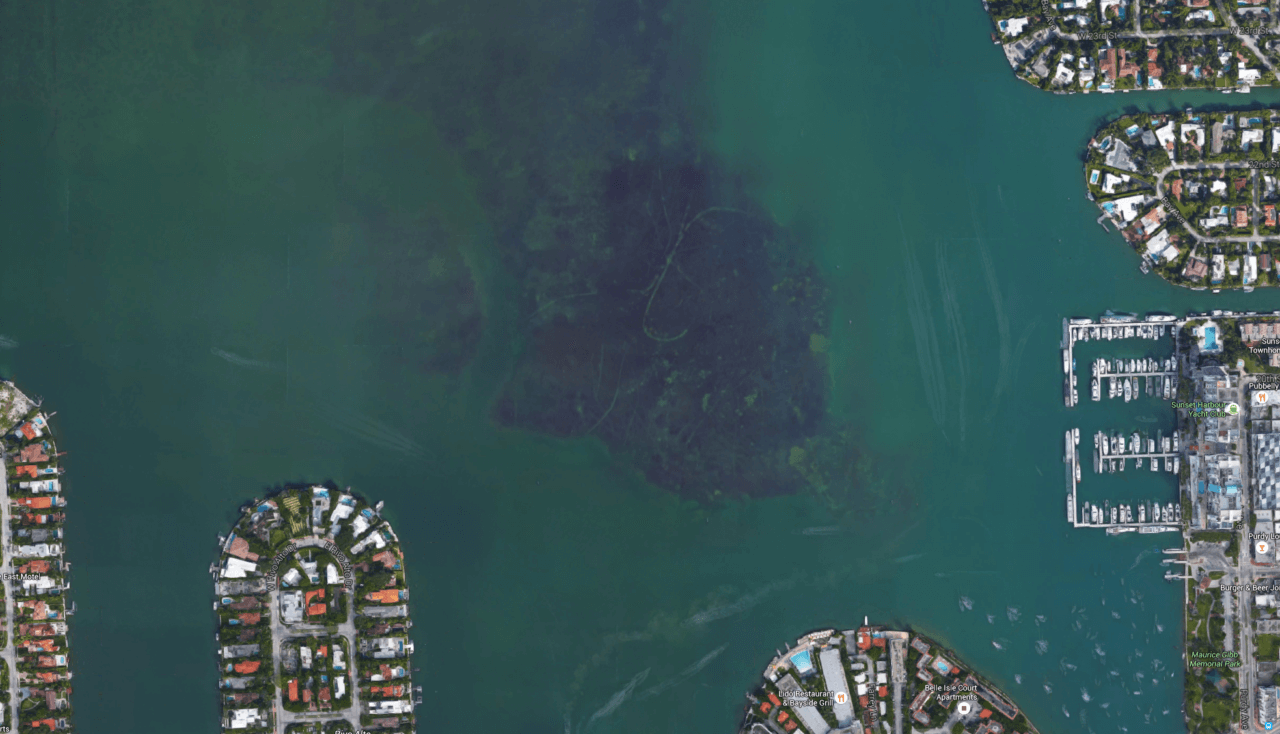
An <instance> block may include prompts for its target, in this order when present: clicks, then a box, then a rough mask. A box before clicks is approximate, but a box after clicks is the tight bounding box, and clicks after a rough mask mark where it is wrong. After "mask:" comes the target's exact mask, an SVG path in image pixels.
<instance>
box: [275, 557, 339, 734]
mask: <svg viewBox="0 0 1280 734" xmlns="http://www.w3.org/2000/svg"><path fill="white" fill-rule="evenodd" d="M327 542H328V541H326V540H325V539H323V538H302V539H299V540H295V541H294V543H295V544H296V545H297V547H298V548H300V549H301V548H308V547H323V546H324V545H325V543H327ZM346 597H347V621H345V622H343V623H342V624H340V625H338V634H339V635H342V636H343V637H345V638H346V640H347V652H348V654H347V672H348V673H349V680H350V683H351V684H350V685H349V686H347V695H349V696H351V706H350V707H349V708H347V709H344V710H340V711H324V712H320V711H317V712H315V713H310V712H308V713H294V712H292V711H286V710H285V708H284V691H283V690H281V689H280V688H279V687H277V688H276V701H275V704H276V712H277V716H276V728H275V731H276V734H283V732H284V728H285V727H286V726H288V725H289V724H292V723H295V722H302V721H323V722H329V721H346V722H347V723H348V724H350V725H351V731H359V730H360V680H359V677H358V675H357V672H356V655H357V651H358V649H359V648H357V647H356V608H355V590H354V589H352V590H351V593H349V594H347V595H346ZM270 598H271V640H272V645H271V657H272V660H271V665H272V667H273V669H274V670H275V675H276V680H279V679H280V663H281V660H280V652H281V650H282V649H283V648H284V642H285V640H286V639H287V638H289V637H291V636H292V637H300V636H305V635H310V634H317V633H318V634H324V633H326V632H327V630H328V628H327V627H325V626H324V625H319V624H306V623H303V624H294V625H286V624H285V623H284V622H282V621H280V613H279V612H280V602H279V600H280V591H279V589H272V590H271V594H270Z"/></svg>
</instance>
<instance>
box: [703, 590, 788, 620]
mask: <svg viewBox="0 0 1280 734" xmlns="http://www.w3.org/2000/svg"><path fill="white" fill-rule="evenodd" d="M792 583H793V582H789V581H788V582H784V581H775V582H773V583H771V584H766V585H765V586H763V587H761V588H760V589H758V590H756V591H753V592H751V593H750V594H746V595H744V596H741V597H738V598H737V599H735V600H734V601H732V602H730V603H728V604H721V605H720V606H718V607H712V608H710V609H706V610H704V611H701V612H698V613H697V614H695V615H693V616H691V617H689V618H688V619H686V620H685V621H684V622H683V624H684V626H685V627H701V626H702V625H704V624H710V623H711V622H715V621H717V620H721V619H725V618H726V617H732V616H734V615H735V614H742V613H743V612H745V611H747V610H749V609H751V608H752V607H754V606H755V605H757V604H759V603H760V602H762V601H764V600H765V598H766V597H768V596H769V595H770V594H772V593H774V592H775V591H778V590H780V589H784V588H786V587H788V586H791V584H792Z"/></svg>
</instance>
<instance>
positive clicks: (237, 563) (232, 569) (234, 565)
mask: <svg viewBox="0 0 1280 734" xmlns="http://www.w3.org/2000/svg"><path fill="white" fill-rule="evenodd" d="M257 572H258V564H256V563H254V562H252V561H246V560H243V559H240V558H236V557H234V556H227V557H226V558H225V559H224V560H223V562H222V578H224V579H242V578H244V577H245V576H248V575H249V574H251V573H257Z"/></svg>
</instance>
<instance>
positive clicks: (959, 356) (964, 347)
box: [937, 242, 969, 443]
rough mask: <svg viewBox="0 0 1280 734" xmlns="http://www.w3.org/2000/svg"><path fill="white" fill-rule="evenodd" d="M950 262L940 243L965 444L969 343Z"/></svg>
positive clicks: (939, 263)
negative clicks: (954, 348)
mask: <svg viewBox="0 0 1280 734" xmlns="http://www.w3.org/2000/svg"><path fill="white" fill-rule="evenodd" d="M949 262H950V258H949V257H948V253H947V244H946V243H945V242H940V243H938V254H937V269H938V291H939V292H940V293H941V294H942V313H943V315H944V316H945V317H946V319H947V325H948V326H949V327H951V337H952V338H953V339H954V340H955V342H956V376H957V379H958V381H959V385H960V389H959V391H958V393H959V395H958V399H959V401H960V442H961V443H964V429H965V426H964V424H965V419H964V418H965V416H964V392H965V388H966V387H967V386H968V384H969V379H968V372H969V342H968V340H967V339H966V338H965V334H964V317H963V316H962V314H961V311H960V303H959V301H957V300H956V288H955V283H954V282H953V281H952V279H951V267H950V266H949V265H948V263H949Z"/></svg>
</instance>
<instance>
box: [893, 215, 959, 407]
mask: <svg viewBox="0 0 1280 734" xmlns="http://www.w3.org/2000/svg"><path fill="white" fill-rule="evenodd" d="M898 227H899V229H901V228H902V217H901V216H899V217H898ZM902 254H903V256H904V257H905V259H906V271H907V316H908V317H909V318H910V319H911V330H912V332H913V333H914V335H915V340H916V355H917V356H918V357H919V360H920V384H921V386H922V387H923V388H924V397H925V401H926V402H927V403H928V404H929V412H930V413H932V414H933V422H934V423H936V424H937V425H938V427H939V428H941V427H942V425H943V424H944V423H945V422H946V419H947V414H946V404H945V403H944V402H943V379H944V372H943V370H942V360H941V359H940V357H939V349H938V332H937V329H936V328H934V324H933V306H932V304H931V303H930V301H929V291H928V289H927V288H926V287H925V284H924V278H923V277H922V276H921V275H920V263H918V262H917V261H916V256H915V253H913V252H912V251H911V247H910V245H909V244H908V243H907V236H906V232H905V231H904V232H903V234H902Z"/></svg>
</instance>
